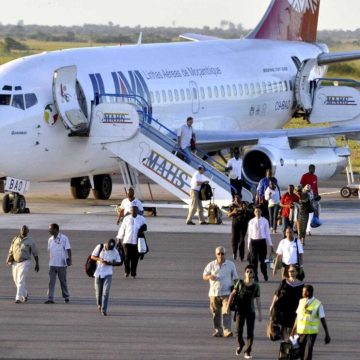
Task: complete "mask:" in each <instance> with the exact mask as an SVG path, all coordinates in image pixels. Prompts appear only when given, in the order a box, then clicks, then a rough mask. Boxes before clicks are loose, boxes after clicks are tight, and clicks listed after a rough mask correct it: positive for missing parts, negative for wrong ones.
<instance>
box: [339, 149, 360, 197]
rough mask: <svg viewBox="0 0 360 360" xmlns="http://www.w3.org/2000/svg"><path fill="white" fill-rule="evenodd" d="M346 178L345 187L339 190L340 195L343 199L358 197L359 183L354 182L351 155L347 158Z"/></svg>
mask: <svg viewBox="0 0 360 360" xmlns="http://www.w3.org/2000/svg"><path fill="white" fill-rule="evenodd" d="M345 171H346V178H347V185H346V186H343V187H342V188H341V189H340V195H341V196H342V197H343V198H345V199H346V198H349V197H350V196H351V195H352V196H359V189H360V182H355V178H354V172H353V168H352V165H351V155H350V156H348V157H347V166H346V169H345Z"/></svg>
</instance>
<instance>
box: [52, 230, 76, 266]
mask: <svg viewBox="0 0 360 360" xmlns="http://www.w3.org/2000/svg"><path fill="white" fill-rule="evenodd" d="M70 249H71V247H70V242H69V239H68V237H67V236H65V235H64V234H61V233H58V235H57V237H56V238H54V236H51V237H50V238H49V240H48V251H49V255H50V260H49V266H61V267H64V266H67V264H66V259H67V258H68V252H67V250H70Z"/></svg>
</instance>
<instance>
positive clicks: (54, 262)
mask: <svg viewBox="0 0 360 360" xmlns="http://www.w3.org/2000/svg"><path fill="white" fill-rule="evenodd" d="M49 233H50V235H51V237H50V238H49V240H48V251H49V255H50V261H49V267H50V270H49V277H50V281H49V288H48V292H47V296H48V299H47V300H46V301H45V304H54V303H55V302H54V293H55V283H56V276H57V277H58V278H59V281H60V286H61V293H62V297H63V298H64V302H65V303H68V302H69V298H70V294H69V290H68V286H67V280H66V271H67V267H68V266H70V265H71V247H70V242H69V239H68V237H67V236H65V235H64V234H61V233H60V232H59V225H58V224H51V225H49Z"/></svg>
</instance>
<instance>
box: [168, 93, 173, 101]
mask: <svg viewBox="0 0 360 360" xmlns="http://www.w3.org/2000/svg"><path fill="white" fill-rule="evenodd" d="M168 96H169V101H170V102H173V94H172V91H171V90H168Z"/></svg>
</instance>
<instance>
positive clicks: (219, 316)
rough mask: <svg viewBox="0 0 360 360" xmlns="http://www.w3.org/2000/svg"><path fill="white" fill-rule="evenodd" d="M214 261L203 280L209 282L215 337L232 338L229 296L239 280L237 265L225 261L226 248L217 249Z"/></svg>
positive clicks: (207, 267)
mask: <svg viewBox="0 0 360 360" xmlns="http://www.w3.org/2000/svg"><path fill="white" fill-rule="evenodd" d="M215 257H216V259H215V260H214V261H211V262H210V263H209V264H207V265H206V267H205V269H204V272H203V280H205V281H209V283H210V289H209V299H210V311H211V313H212V315H213V324H214V330H215V332H214V333H213V336H215V337H222V336H224V337H231V336H233V333H232V332H231V312H230V310H229V309H228V301H229V296H230V293H231V290H232V287H233V285H234V281H235V280H237V279H238V274H237V272H236V267H235V264H234V263H233V262H232V261H229V260H226V259H225V248H224V247H223V246H218V247H217V248H216V249H215Z"/></svg>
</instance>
